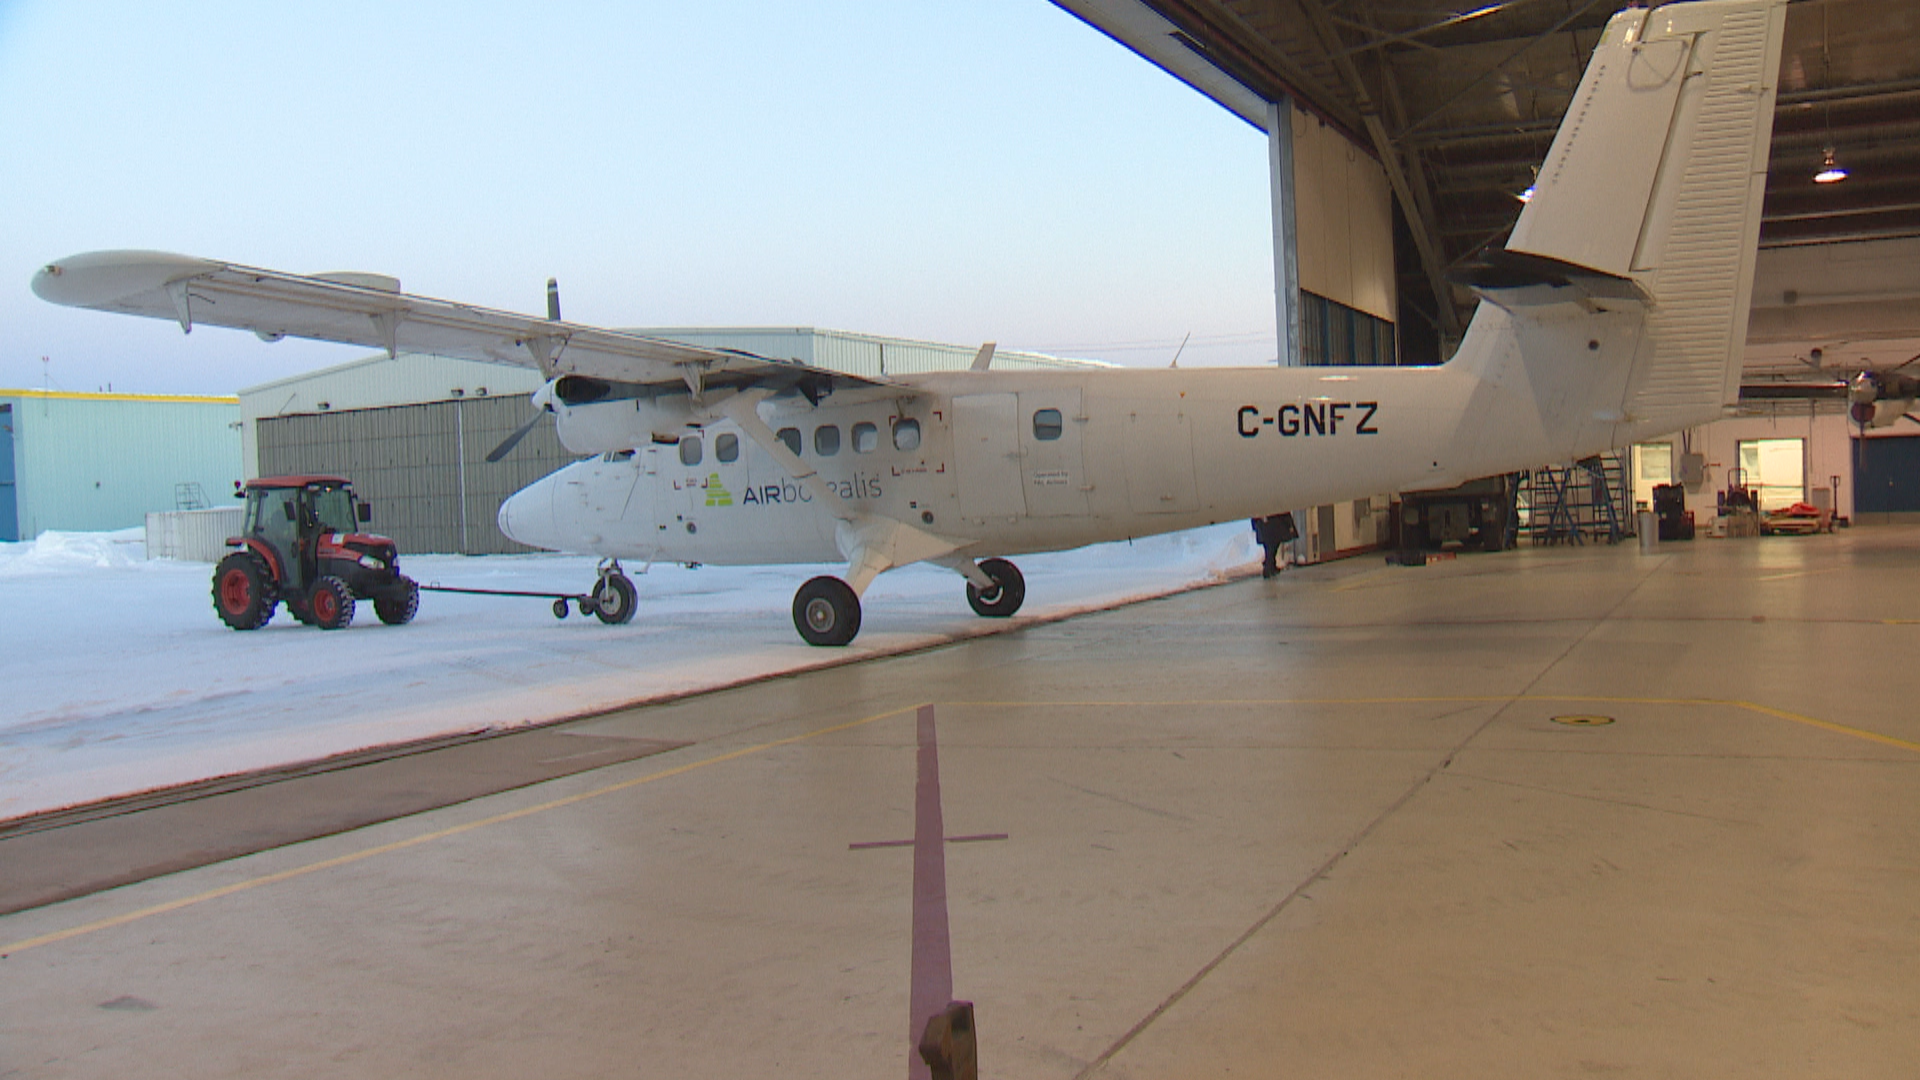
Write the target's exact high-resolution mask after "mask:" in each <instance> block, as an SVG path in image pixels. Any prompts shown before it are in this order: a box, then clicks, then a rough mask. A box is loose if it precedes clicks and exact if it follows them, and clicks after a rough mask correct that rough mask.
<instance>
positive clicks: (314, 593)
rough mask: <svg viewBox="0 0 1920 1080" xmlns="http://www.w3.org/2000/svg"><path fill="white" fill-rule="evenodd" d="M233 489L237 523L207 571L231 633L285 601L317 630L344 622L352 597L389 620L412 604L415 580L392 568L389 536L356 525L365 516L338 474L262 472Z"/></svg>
mask: <svg viewBox="0 0 1920 1080" xmlns="http://www.w3.org/2000/svg"><path fill="white" fill-rule="evenodd" d="M234 494H235V496H237V497H239V498H243V499H245V500H247V516H246V523H245V525H244V526H243V527H242V531H241V534H240V535H239V536H235V537H231V538H229V539H228V540H227V544H228V546H230V547H233V548H236V549H237V550H235V551H234V552H233V553H232V554H230V555H228V556H227V557H226V558H224V559H221V560H220V565H219V566H217V567H215V568H214V570H213V607H214V610H215V611H218V612H219V613H220V619H221V621H223V622H225V623H226V624H227V625H228V626H231V627H233V628H234V629H235V630H258V629H259V628H261V627H263V626H265V625H267V621H268V620H270V619H272V618H273V612H274V608H275V607H276V606H278V605H279V603H280V602H281V601H282V600H284V601H286V604H287V610H288V611H290V612H292V613H293V617H294V618H295V619H298V620H299V621H301V622H303V623H306V624H307V625H309V626H317V627H319V628H320V629H322V630H338V629H340V628H341V627H343V626H345V625H347V624H348V623H350V622H352V621H353V602H354V600H355V598H358V599H361V600H372V601H373V610H374V611H375V612H377V613H378V614H379V616H380V621H381V622H383V623H386V624H388V625H389V626H398V625H400V624H401V623H404V622H407V621H409V620H410V619H412V618H413V616H414V613H415V612H416V611H418V610H419V609H420V586H419V585H417V584H415V583H414V582H413V580H412V579H411V578H408V577H405V576H404V575H402V574H401V573H400V566H399V562H398V560H397V558H396V557H395V554H396V553H395V549H394V544H393V541H392V540H389V539H387V538H386V537H384V536H374V535H371V534H369V533H362V532H356V531H355V530H356V529H358V528H359V527H360V526H361V525H362V524H364V523H366V522H368V521H371V520H372V519H373V513H372V509H373V508H372V507H370V506H368V505H367V504H366V503H363V502H360V501H359V500H358V499H356V498H354V495H353V486H352V485H351V484H350V483H349V482H348V481H346V480H343V479H341V478H340V477H338V476H265V477H261V478H259V479H257V480H249V481H247V482H246V486H245V487H244V488H242V489H241V490H239V491H236V492H235V493H234Z"/></svg>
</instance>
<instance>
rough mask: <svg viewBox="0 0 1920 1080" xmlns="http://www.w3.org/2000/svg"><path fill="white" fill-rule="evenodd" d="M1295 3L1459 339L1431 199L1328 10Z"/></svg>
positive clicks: (1447, 331)
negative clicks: (1381, 170)
mask: <svg viewBox="0 0 1920 1080" xmlns="http://www.w3.org/2000/svg"><path fill="white" fill-rule="evenodd" d="M1296 2H1297V3H1298V4H1299V5H1300V9H1301V10H1302V11H1303V12H1305V13H1306V16H1307V19H1308V20H1309V21H1310V22H1311V23H1312V24H1313V28H1314V31H1315V32H1316V33H1317V34H1318V35H1319V36H1320V42H1321V46H1322V47H1323V48H1324V49H1325V50H1326V52H1327V55H1328V56H1329V57H1331V59H1332V60H1333V63H1334V66H1335V68H1337V69H1338V70H1339V72H1340V77H1341V78H1342V79H1343V80H1344V81H1345V82H1346V84H1347V89H1348V91H1349V92H1351V93H1352V94H1353V99H1354V102H1355V103H1356V104H1357V105H1359V107H1360V119H1361V122H1362V123H1363V124H1364V125H1365V128H1366V132H1367V137H1368V138H1369V139H1370V140H1372V142H1373V152H1374V153H1375V154H1376V155H1377V156H1378V157H1379V158H1380V164H1381V165H1382V166H1384V167H1385V168H1386V170H1387V182H1388V183H1390V184H1392V185H1393V193H1394V194H1395V195H1396V196H1397V197H1398V198H1399V200H1400V211H1401V213H1403V214H1405V215H1406V219H1407V229H1408V231H1409V232H1411V233H1412V234H1413V246H1414V247H1415V248H1416V249H1418V251H1419V253H1420V268H1421V269H1422V270H1423V271H1425V272H1426V277H1427V284H1428V286H1429V287H1430V288H1432V290H1433V295H1434V299H1435V301H1436V303H1435V310H1436V313H1437V314H1438V315H1439V323H1440V333H1441V336H1442V337H1443V338H1446V339H1449V340H1458V339H1459V337H1460V310H1459V308H1458V307H1457V306H1456V305H1455V304H1454V302H1453V286H1451V285H1449V284H1448V283H1447V278H1446V257H1445V256H1444V255H1443V254H1442V252H1443V251H1444V249H1443V248H1442V247H1441V244H1440V236H1439V234H1438V233H1437V232H1436V231H1435V230H1434V228H1433V224H1432V222H1433V219H1432V217H1431V216H1429V214H1428V213H1427V212H1424V211H1423V210H1422V207H1423V206H1427V207H1431V206H1432V205H1433V200H1432V196H1431V194H1430V193H1428V192H1426V191H1424V190H1422V191H1421V193H1420V194H1419V195H1416V194H1415V193H1414V186H1413V180H1412V179H1411V178H1410V177H1409V176H1408V170H1407V167H1406V164H1405V162H1403V161H1402V159H1401V157H1400V152H1399V150H1398V149H1397V148H1395V146H1394V144H1393V139H1392V138H1391V137H1390V136H1388V134H1387V126H1386V123H1385V122H1384V121H1383V120H1381V118H1380V105H1379V104H1378V103H1377V102H1375V101H1374V99H1373V93H1372V92H1371V91H1370V90H1368V89H1367V84H1366V80H1364V79H1362V78H1361V77H1360V69H1359V68H1358V67H1356V66H1355V65H1354V62H1353V57H1352V56H1351V55H1347V54H1345V53H1344V52H1343V51H1342V50H1344V49H1345V47H1346V43H1345V42H1344V41H1343V40H1342V39H1341V37H1340V31H1339V29H1338V28H1337V27H1335V26H1334V25H1333V20H1332V18H1331V17H1329V16H1328V14H1327V9H1326V6H1325V5H1324V4H1322V3H1321V2H1320V0H1296ZM1593 2H1598V0H1590V3H1593ZM1422 196H1424V198H1423V197H1422Z"/></svg>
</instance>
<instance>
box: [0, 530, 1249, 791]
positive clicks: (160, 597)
mask: <svg viewBox="0 0 1920 1080" xmlns="http://www.w3.org/2000/svg"><path fill="white" fill-rule="evenodd" d="M142 555H143V551H142V544H141V530H138V529H130V530H124V531H122V532H117V533H47V534H44V535H42V536H41V537H40V539H39V540H37V541H34V542H33V543H24V544H0V685H5V686H6V687H7V690H8V700H7V710H6V712H5V713H4V714H0V818H7V817H13V816H17V815H20V814H26V813H32V812H35V811H39V810H46V809H52V808H55V807H59V806H65V805H71V804H74V803H79V802H87V801H92V800H95V799H101V798H107V797H110V796H113V795H120V794H126V793H130V792H134V791H141V790H146V789H149V788H154V787H163V786H167V785H171V784H179V783H185V782H188V781H193V780H199V779H205V778H208V777H213V776H220V775H226V774H229V773H235V772H242V771H247V770H251V769H259V768H266V767H270V766H274V765H283V764H287V763H289V762H295V761H304V760H310V759H314V758H319V757H325V756H327V755H330V754H337V753H344V752H348V751H352V750H359V749H364V748H367V747H371V746H378V745H383V744H387V743H393V742H402V741H407V740H411V739H420V738H427V737H430V736H435V735H445V734H452V733H456V732H465V731H477V730H485V729H489V728H499V727H511V726H516V725H522V724H528V723H537V722H541V721H547V720H555V719H560V718H563V717H567V716H575V715H580V714H583V713H591V712H598V711H603V710H607V709H612V708H617V707H619V706H621V705H625V704H628V703H631V702H636V701H644V700H652V699H656V698H660V697H664V696H669V695H674V694H682V693H687V692H691V691H696V690H701V689H708V688H712V687H716V686H723V685H729V684H733V683H737V682H741V681H743V680H747V679H752V678H757V677H762V676H766V675H773V674H778V673H780V672H784V671H792V670H796V669H799V668H804V667H812V666H816V665H818V664H820V663H822V662H823V661H830V660H834V659H839V658H848V659H853V658H859V657H864V656H873V655H877V654H881V653H886V652H893V651H897V650H901V649H909V648H918V647H923V646H926V645H930V644H938V643H940V642H942V641H950V640H954V639H956V638H959V637H963V636H966V635H970V634H977V633H980V632H982V630H984V629H988V628H1000V627H1005V626H1019V625H1021V624H1022V623H1025V622H1030V621H1031V620H1032V619H1034V618H1046V617H1058V616H1061V615H1066V614H1072V613H1075V612H1079V611H1085V610H1091V609H1096V608H1101V607H1107V606H1112V605H1114V604H1118V603H1122V602H1125V601H1128V600H1133V599H1140V598H1144V597H1149V596H1156V595H1163V594H1165V593H1168V592H1172V591H1176V590H1179V589H1182V588H1186V587H1188V586H1190V585H1194V584H1198V583H1205V582H1211V581H1218V580H1221V579H1222V578H1224V577H1226V576H1227V575H1228V574H1230V573H1231V572H1233V571H1235V570H1236V569H1240V570H1244V569H1245V568H1246V566H1247V564H1248V563H1250V562H1251V561H1253V560H1254V559H1255V558H1257V556H1258V549H1257V548H1256V547H1255V546H1254V544H1253V541H1252V532H1251V530H1250V529H1248V528H1247V526H1246V525H1245V524H1244V523H1227V524H1223V525H1216V526H1213V527H1211V528H1207V529H1198V530H1194V531H1192V532H1187V533H1175V534H1171V535H1166V536H1157V537H1150V538H1147V539H1143V540H1138V541H1134V542H1131V543H1118V544H1103V545H1097V546H1094V547H1089V548H1082V549H1080V550H1077V551H1064V552H1055V553H1052V554H1047V555H1029V556H1023V557H1021V558H1020V559H1019V560H1018V562H1019V565H1020V568H1021V570H1022V572H1023V573H1024V574H1025V575H1026V579H1027V603H1026V607H1025V608H1023V609H1022V611H1021V613H1020V614H1019V615H1017V616H1015V617H1014V618H1013V619H1012V620H1009V621H1007V622H992V623H989V622H987V621H985V620H982V619H980V618H978V617H977V616H975V615H974V614H973V612H972V611H971V610H970V609H969V608H968V607H967V603H966V599H965V590H964V586H963V584H962V583H961V581H960V579H959V578H958V577H957V576H956V575H954V574H953V573H951V572H949V571H946V570H942V569H939V568H937V567H932V566H926V565H919V566H909V567H906V568H904V569H901V570H896V571H892V572H889V573H886V574H882V575H881V576H880V577H879V578H878V579H877V580H875V582H874V583H873V586H872V587H871V588H870V589H869V590H868V591H867V595H866V596H865V598H864V600H863V607H864V609H865V610H864V619H863V622H864V626H863V629H862V631H861V635H860V637H859V639H857V640H856V641H855V642H854V643H853V644H852V645H851V646H849V647H847V648H846V649H844V650H823V649H816V648H811V647H809V646H807V645H805V644H803V643H801V641H800V639H799V636H798V635H797V634H796V633H795V632H794V629H793V623H792V607H791V605H792V600H793V591H794V589H795V588H796V587H798V586H799V584H800V583H801V582H803V581H805V580H806V579H807V578H809V577H812V576H814V575H815V574H830V573H838V572H840V570H841V569H842V568H839V567H835V566H776V567H701V568H698V569H688V568H686V567H681V566H657V567H654V568H653V569H652V571H651V572H650V573H647V574H644V575H641V574H639V573H637V571H638V570H639V568H638V567H635V566H629V567H628V570H629V572H630V573H634V578H635V585H636V586H638V589H639V594H640V596H639V610H638V614H637V615H636V616H635V618H634V621H633V622H632V623H630V624H628V625H625V626H606V625H604V624H602V623H600V622H599V621H598V620H596V619H590V618H589V619H582V618H580V617H579V616H577V615H575V616H573V617H570V618H568V619H565V620H556V619H555V618H554V617H553V615H552V614H551V612H550V610H549V607H548V604H547V602H546V601H542V600H538V599H525V598H513V597H489V596H465V595H458V594H447V593H428V594H426V595H425V596H423V597H422V598H421V606H420V615H419V617H418V618H417V619H416V620H415V621H414V622H413V623H412V624H410V625H408V626H404V627H389V626H383V625H381V623H380V622H379V620H378V619H376V618H374V615H373V611H372V610H371V605H368V604H363V605H361V610H360V612H359V615H358V617H357V618H356V619H355V620H354V622H353V624H352V625H351V626H349V627H348V628H346V629H345V630H340V631H334V632H324V631H319V630H314V629H311V628H308V627H304V626H300V625H298V624H296V623H295V622H294V621H293V619H292V618H291V617H290V616H289V615H288V614H287V613H286V610H285V608H284V607H283V608H282V609H281V610H280V612H279V613H278V614H276V615H275V617H274V619H273V621H272V622H271V623H270V624H269V625H267V626H266V627H265V628H263V629H261V630H256V631H250V632H246V633H236V632H234V631H232V630H229V629H227V628H226V627H225V626H224V625H223V624H222V623H221V622H220V621H219V619H218V618H217V617H216V616H215V614H214V611H213V602H212V585H211V576H212V567H211V566H209V565H207V564H205V563H189V562H178V561H174V560H168V559H154V560H145V559H143V558H142ZM594 564H595V560H593V559H590V558H582V557H579V556H567V555H512V556H498V555H496V556H485V557H474V558H468V557H461V556H451V555H424V556H423V555H414V556H402V558H401V566H402V569H403V570H404V571H405V572H406V573H407V574H408V575H410V576H411V577H413V578H415V579H416V580H418V581H420V582H422V583H433V582H438V583H440V584H444V585H449V586H462V587H473V588H492V589H523V590H530V591H532V590H545V591H554V592H582V591H585V590H586V589H587V588H588V587H589V586H590V585H591V583H592V581H593V578H594Z"/></svg>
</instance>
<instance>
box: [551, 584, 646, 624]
mask: <svg viewBox="0 0 1920 1080" xmlns="http://www.w3.org/2000/svg"><path fill="white" fill-rule="evenodd" d="M638 596H639V593H638V592H637V591H636V590H635V589H634V587H633V582H632V581H631V580H629V579H628V578H627V575H625V574H623V573H621V572H619V571H618V570H614V571H611V572H609V573H605V574H602V575H600V581H599V583H598V584H596V585H595V586H594V587H593V614H594V617H595V618H598V619H599V620H600V621H601V622H603V623H606V624H607V625H609V626H617V625H619V624H621V623H629V622H632V621H633V609H634V601H635V599H636V598H637V597H638ZM565 603H566V602H565V601H561V608H560V610H564V609H565ZM583 606H584V605H583Z"/></svg>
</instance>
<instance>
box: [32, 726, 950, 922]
mask: <svg viewBox="0 0 1920 1080" xmlns="http://www.w3.org/2000/svg"><path fill="white" fill-rule="evenodd" d="M918 708H919V706H918V705H909V706H907V707H905V708H900V709H892V710H889V711H887V712H883V713H878V714H876V715H874V716H869V717H866V718H864V719H860V720H851V721H848V722H847V723H844V724H834V725H832V726H830V727H823V728H820V729H818V730H817V731H809V732H807V733H806V734H804V735H793V736H789V737H788V738H785V739H775V740H773V741H772V742H764V743H758V744H756V745H753V746H745V747H741V748H740V749H738V750H730V751H728V752H727V753H724V754H716V755H715V756H713V757H710V758H702V759H701V760H699V761H691V762H688V763H687V764H685V765H677V766H675V767H673V768H671V769H663V770H661V771H660V772H657V773H648V774H647V775H645V776H640V777H635V778H634V779H632V780H622V781H621V782H620V783H617V784H608V785H606V786H605V787H598V788H594V789H593V790H592V791H583V792H580V793H579V794H577V795H568V796H566V797H565V798H560V799H553V800H550V801H548V802H543V803H540V804H538V805H536V806H526V807H522V808H520V809H518V810H509V811H507V812H506V813H504V814H495V815H493V816H492V817H485V818H480V819H478V820H476V821H469V822H466V823H465V824H462V825H454V826H451V827H449V828H445V829H439V830H436V831H434V832H430V833H422V834H420V835H419V836H412V837H408V838H407V839H405V840H396V841H394V842H393V843H391V844H381V845H379V846H377V847H370V848H366V849H364V850H361V851H354V852H349V853H348V854H345V855H338V856H335V857H334V858H331V859H322V860H320V861H319V862H313V863H307V864H306V865H304V866H295V867H292V868H290V869H286V870H281V871H278V872H276V873H272V874H263V875H261V876H259V877H256V878H248V879H247V880H245V881H236V882H234V883H233V884H231V885H223V886H221V887H220V888H217V889H209V890H207V891H206V892H203V893H195V894H194V895H192V896H183V897H181V898H180V899H178V900H169V901H167V902H166V903H164V904H155V905H153V906H151V907H144V908H140V909H139V910H137V911H129V912H126V913H125V914H122V915H113V916H110V917H108V918H105V919H96V920H95V921H93V922H90V923H83V924H81V925H79V926H74V927H69V928H68V929H65V930H55V931H53V932H51V933H46V934H41V935H40V936H38V937H30V938H26V939H24V940H22V941H16V942H13V943H12V944H9V945H0V957H7V956H14V955H17V954H19V953H23V952H26V951H27V950H28V949H37V948H39V947H40V946H42V945H52V944H54V943H55V942H60V941H67V940H70V939H72V938H77V937H81V936H83V935H86V934H91V933H95V932H97V931H100V930H110V929H112V928H114V927H116V926H125V925H127V924H128V923H133V922H139V921H140V920H142V919H149V918H152V917H153V916H155V915H165V914H166V913H168V912H170V911H179V910H180V909H181V908H186V907H192V906H194V905H195V904H204V903H206V902H207V901H209V900H218V899H220V898H221V897H223V896H232V895H233V894H235V893H241V892H246V891H248V890H249V889H257V888H260V887H261V886H263V885H275V884H278V883H280V882H282V881H290V880H292V879H294V878H297V877H305V876H306V875H308V874H313V873H318V872H319V871H322V870H331V869H333V868H334V867H336V866H347V865H349V864H352V863H357V862H360V861H362V860H364V859H371V858H373V857H374V856H376V855H386V854H389V853H391V852H395V851H404V850H406V849H407V848H410V847H417V846H418V845H421V844H426V843H430V842H432V841H435V840H444V839H446V838H447V837H449V836H458V835H460V834H461V833H464V832H472V831H473V830H475V829H483V828H486V827H487V826H489V825H500V824H503V823H505V822H509V821H517V820H519V819H520V818H524V817H532V816H533V815H535V814H544V813H546V812H547V811H549V810H558V809H560V808H561V807H563V806H572V805H574V804H575V803H583V802H586V801H588V800H589V799H598V798H600V797H601V796H603V795H612V794H614V793H615V792H619V791H626V790H627V789H629V788H636V787H639V786H640V785H642V784H651V783H653V782H654V781H655V780H665V779H667V778H668V777H670V776H679V775H681V774H682V773H689V772H692V771H693V770H695V769H704V768H706V767H707V766H709V765H718V764H720V763H721V762H723V761H732V760H734V759H735V758H743V757H746V756H748V755H750V754H758V753H760V752H761V751H764V750H772V749H775V748H777V747H782V746H790V745H792V744H794V743H797V742H803V741H805V740H807V739H812V738H816V737H818V736H821V735H831V734H834V733H835V732H840V731H848V730H851V729H853V728H857V727H862V726H864V725H867V724H871V723H874V722H875V721H879V720H885V719H887V718H889V717H894V716H901V715H906V714H912V713H913V712H914V711H915V710H916V709H918Z"/></svg>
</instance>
